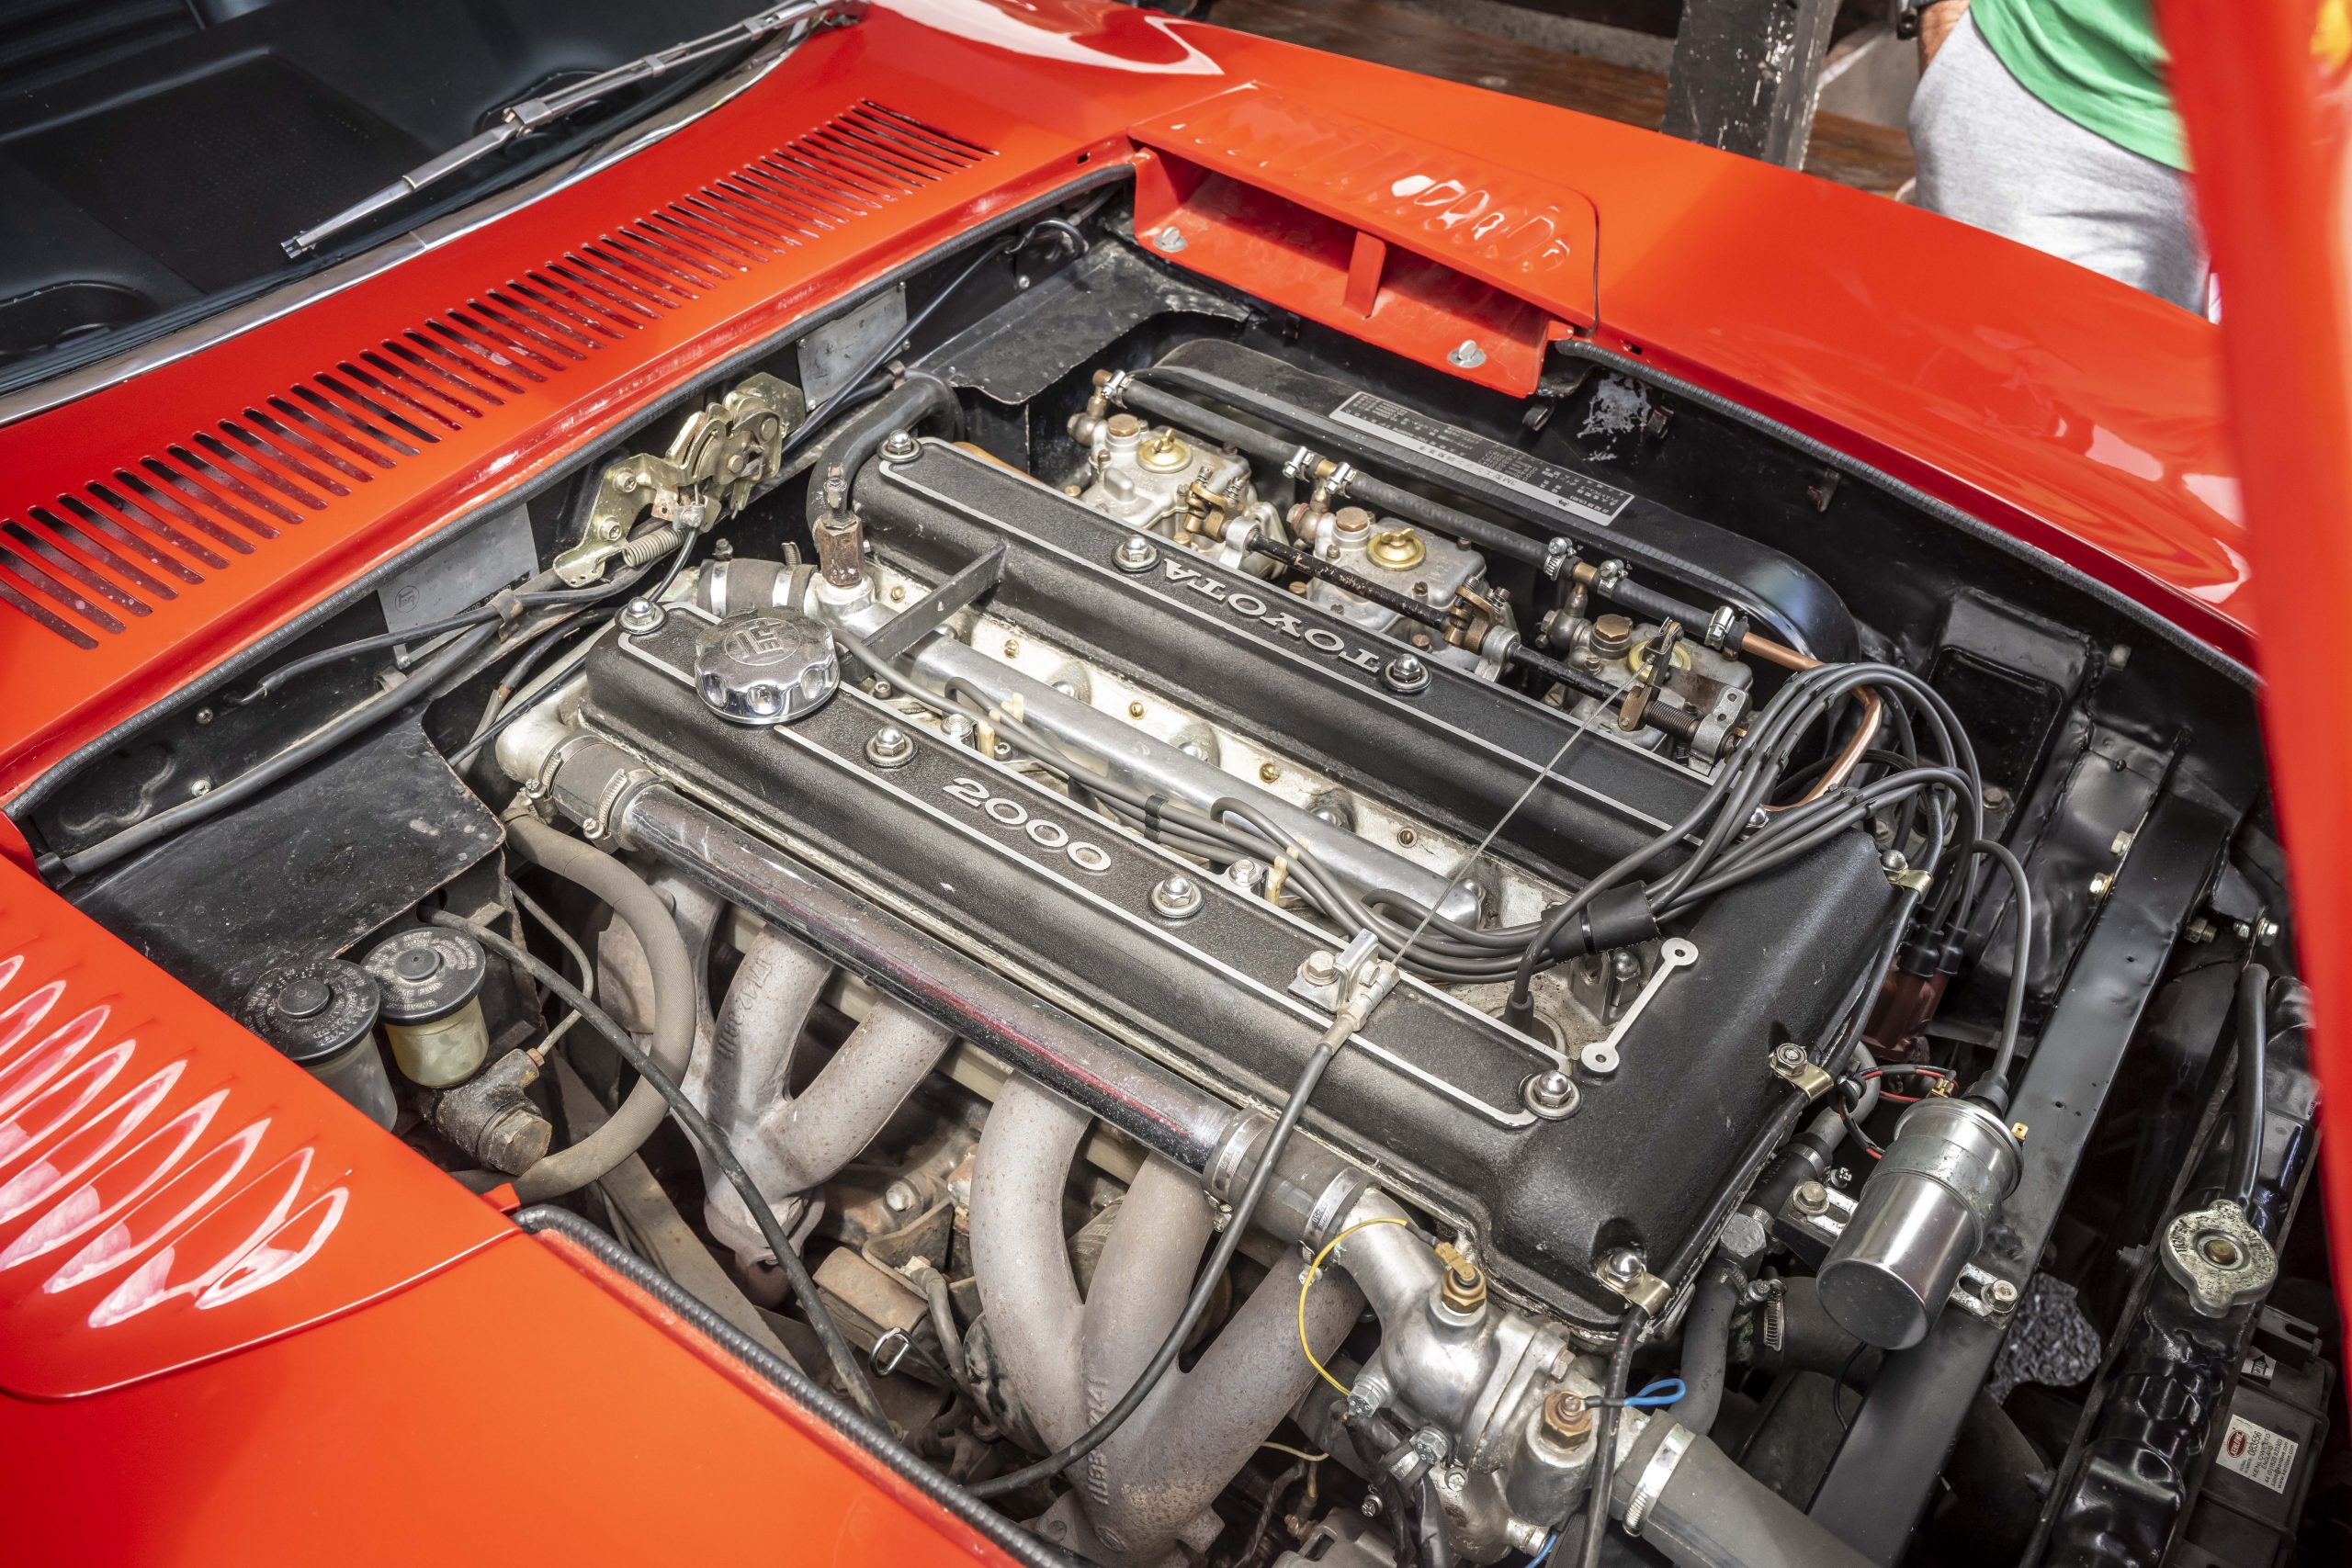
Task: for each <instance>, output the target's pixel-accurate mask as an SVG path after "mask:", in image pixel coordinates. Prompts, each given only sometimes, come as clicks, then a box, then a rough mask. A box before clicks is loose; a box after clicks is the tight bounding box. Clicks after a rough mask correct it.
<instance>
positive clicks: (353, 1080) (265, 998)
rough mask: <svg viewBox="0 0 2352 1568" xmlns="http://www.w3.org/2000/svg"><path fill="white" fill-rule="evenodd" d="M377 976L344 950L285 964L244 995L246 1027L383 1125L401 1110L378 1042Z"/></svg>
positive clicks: (387, 1124)
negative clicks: (287, 966) (335, 954)
mask: <svg viewBox="0 0 2352 1568" xmlns="http://www.w3.org/2000/svg"><path fill="white" fill-rule="evenodd" d="M376 1012H377V991H376V982H375V981H374V980H372V979H370V978H369V977H368V974H367V972H366V971H365V970H363V969H361V968H360V967H359V965H358V964H346V963H345V962H344V961H343V960H341V959H339V958H331V959H328V960H326V961H324V962H322V963H319V964H308V965H306V966H304V967H302V968H299V969H281V970H278V971H277V972H276V973H274V974H271V975H268V976H265V977H264V978H263V980H262V982H261V984H259V985H257V986H255V987H254V988H253V989H252V990H251V991H250V992H248V993H246V996H245V1006H244V1017H245V1027H246V1028H248V1029H250V1030H252V1031H253V1032H254V1033H255V1034H258V1035H260V1036H261V1037H262V1038H263V1039H264V1040H266V1041H268V1042H269V1043H271V1044H272V1045H275V1046H277V1048H278V1050H279V1051H280V1052H282V1053H284V1055H285V1056H286V1059H287V1060H288V1061H289V1062H292V1063H294V1064H295V1065H296V1066H300V1067H301V1068H302V1069H303V1070H304V1071H306V1072H308V1073H309V1074H310V1075H311V1077H314V1078H316V1079H318V1080H319V1081H320V1082H321V1083H322V1084H325V1085H326V1086H327V1087H328V1088H329V1089H333V1090H334V1091H335V1093H337V1094H339V1095H341V1096H343V1098H344V1099H345V1100H349V1101H350V1102H351V1103H352V1104H354V1105H356V1106H357V1107H358V1108H359V1109H360V1110H361V1111H366V1112H367V1113H368V1117H369V1118H370V1119H372V1120H373V1121H374V1122H376V1124H377V1125H378V1126H379V1127H390V1125H391V1124H392V1122H393V1119H394V1118H395V1117H397V1116H398V1115H399V1114H400V1106H399V1105H398V1103H397V1102H395V1101H394V1100H393V1099H392V1079H391V1075H390V1074H389V1073H387V1072H385V1071H384V1057H383V1054H382V1053H381V1052H379V1050H377V1048H376V1034H375V1030H376Z"/></svg>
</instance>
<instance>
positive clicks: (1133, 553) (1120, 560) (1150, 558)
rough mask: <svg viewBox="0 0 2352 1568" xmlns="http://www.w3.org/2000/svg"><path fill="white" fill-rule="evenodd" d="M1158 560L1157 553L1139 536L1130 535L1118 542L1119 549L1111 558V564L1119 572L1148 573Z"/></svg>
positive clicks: (1155, 548) (1149, 542) (1154, 548)
mask: <svg viewBox="0 0 2352 1568" xmlns="http://www.w3.org/2000/svg"><path fill="white" fill-rule="evenodd" d="M1158 561H1159V549H1158V548H1157V547H1155V546H1154V545H1153V544H1152V542H1151V541H1150V540H1149V539H1148V538H1146V537H1144V536H1142V535H1141V534H1130V535H1128V536H1126V537H1125V538H1124V539H1122V540H1120V541H1119V548H1118V550H1117V552H1116V553H1115V554H1114V555H1113V556H1112V557H1111V564H1112V565H1114V566H1115V567H1117V568H1118V569H1119V570H1121V571H1129V572H1134V571H1149V570H1151V569H1152V567H1153V565H1154V564H1155V563H1156V562H1158Z"/></svg>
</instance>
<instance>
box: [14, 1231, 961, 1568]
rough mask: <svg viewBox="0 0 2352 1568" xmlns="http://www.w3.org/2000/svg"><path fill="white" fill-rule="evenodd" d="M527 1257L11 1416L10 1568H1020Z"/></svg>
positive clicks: (722, 1369)
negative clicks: (100, 1567)
mask: <svg viewBox="0 0 2352 1568" xmlns="http://www.w3.org/2000/svg"><path fill="white" fill-rule="evenodd" d="M484 1212H485V1213H487V1212H488V1211H486V1210H485V1211H484ZM508 1234H509V1235H510V1236H511V1237H512V1238H513V1239H510V1240H509V1241H507V1242H505V1243H503V1244H502V1245H500V1246H497V1247H491V1248H489V1249H488V1250H487V1251H483V1252H480V1253H477V1254H475V1255H474V1256H472V1257H470V1258H468V1259H466V1260H465V1261H464V1262H462V1263H460V1264H458V1266H456V1267H455V1268H452V1269H447V1270H445V1271H444V1272H442V1273H440V1274H437V1275H435V1276H434V1277H433V1278H432V1279H430V1280H425V1281H424V1282H423V1283H421V1284H419V1285H417V1286H416V1287H414V1288H413V1289H412V1290H409V1291H406V1292H402V1293H401V1294H400V1295H397V1296H394V1297H391V1298H390V1299H389V1300H386V1301H383V1302H380V1303H377V1304H376V1305H374V1306H371V1307H368V1308H367V1309H366V1310H364V1311H361V1312H356V1313H353V1314H348V1315H346V1316H345V1317H341V1318H338V1319H336V1320H334V1322H331V1323H327V1324H323V1325H320V1326H318V1327H315V1328H312V1329H311V1330H310V1331H309V1332H307V1333H303V1334H298V1335H294V1336H292V1337H288V1338H284V1339H280V1340H277V1341H276V1342H274V1343H272V1344H269V1345H266V1346H262V1347H258V1348H254V1349H251V1350H248V1351H246V1352H244V1353H243V1354H242V1355H240V1356H238V1357H236V1358H235V1359H232V1360H227V1361H214V1362H211V1363H209V1364H207V1365H204V1366H200V1367H197V1368H194V1369H191V1370H190V1371H185V1372H181V1373H179V1374H177V1375H175V1376H174V1377H171V1378H168V1379H164V1380H160V1381H156V1382H144V1383H140V1384H136V1385H133V1386H131V1387H129V1388H125V1389H120V1390H118V1391H116V1392H113V1393H105V1394H99V1395H96V1396H93V1397H91V1398H87V1399H77V1400H70V1401H65V1402H63V1403H54V1404H36V1403H28V1402H25V1401H21V1400H17V1399H15V1398H10V1397H6V1396H0V1475H6V1478H7V1482H6V1495H7V1497H8V1553H9V1557H10V1560H11V1561H14V1562H27V1563H34V1562H39V1563H60V1564H62V1563H74V1564H121V1565H124V1568H130V1565H131V1564H137V1565H139V1568H167V1565H168V1568H210V1565H214V1564H218V1565H220V1568H252V1565H253V1564H256V1563H329V1562H332V1563H385V1564H392V1563H419V1562H565V1563H580V1564H590V1563H596V1564H601V1563H614V1564H619V1563H646V1562H682V1563H684V1562H691V1563H734V1562H809V1563H819V1562H831V1563H853V1562H855V1563H891V1564H898V1563H907V1564H947V1563H963V1564H967V1565H978V1568H988V1565H990V1564H996V1563H1001V1562H1005V1561H1006V1559H1005V1558H1004V1557H1003V1555H1002V1554H1001V1552H1000V1551H997V1550H996V1549H995V1548H993V1547H991V1546H989V1544H988V1543H987V1542H985V1541H984V1540H979V1539H978V1538H977V1537H975V1536H974V1535H973V1534H972V1533H971V1531H970V1530H969V1529H968V1527H966V1526H965V1525H963V1524H962V1523H961V1522H960V1521H958V1520H956V1519H955V1518H953V1517H952V1516H948V1515H945V1514H944V1513H943V1512H942V1511H941V1510H939V1509H938V1508H936V1507H935V1506H933V1505H931V1504H930V1503H929V1502H928V1501H927V1500H924V1499H922V1497H921V1496H920V1495H919V1494H916V1493H914V1492H913V1491H912V1490H911V1489H910V1488H909V1487H908V1486H907V1485H906V1484H905V1483H903V1482H901V1481H900V1480H899V1479H898V1478H897V1477H896V1476H894V1475H892V1474H891V1473H890V1472H888V1471H887V1470H886V1469H884V1468H882V1467H881V1466H880V1465H878V1464H877V1463H876V1462H875V1461H873V1460H872V1459H871V1458H870V1457H868V1456H866V1455H865V1454H864V1453H863V1452H862V1451H861V1450H857V1449H856V1448H854V1446H852V1445H850V1444H848V1443H847V1442H846V1441H845V1440H844V1439H842V1438H841V1436H840V1435H839V1434H838V1433H836V1432H834V1431H832V1430H831V1428H829V1427H825V1426H824V1424H823V1423H822V1422H821V1421H820V1420H818V1419H817V1418H816V1417H814V1416H811V1415H810V1414H809V1412H807V1411H806V1410H804V1409H802V1408H800V1407H799V1406H797V1405H796V1404H792V1403H791V1402H790V1401H788V1400H786V1399H785V1398H784V1397H783V1396H782V1395H781V1394H779V1393H776V1392H775V1390H774V1389H773V1388H772V1387H770V1386H769V1385H767V1384H765V1383H764V1382H759V1381H758V1380H756V1379H753V1378H752V1377H751V1376H750V1375H749V1374H747V1373H745V1372H744V1371H742V1370H741V1368H740V1367H736V1366H733V1365H732V1364H730V1363H729V1362H728V1361H727V1360H725V1359H723V1358H719V1357H716V1356H715V1355H714V1354H713V1353H712V1352H711V1350H710V1348H708V1346H707V1342H706V1341H703V1340H701V1339H700V1337H698V1336H696V1335H695V1333H694V1332H693V1331H692V1330H691V1329H689V1328H685V1327H684V1326H683V1325H678V1324H677V1323H676V1322H675V1321H674V1320H673V1319H672V1318H671V1317H670V1316H669V1314H667V1313H666V1312H664V1311H663V1310H662V1308H661V1307H660V1306H659V1305H658V1304H656V1303H653V1302H651V1301H650V1300H648V1299H647V1298H646V1297H644V1296H643V1295H642V1294H640V1293H639V1292H636V1291H634V1290H633V1289H630V1288H629V1287H628V1286H627V1285H625V1284H623V1283H621V1282H620V1281H618V1280H614V1279H613V1278H612V1277H611V1276H610V1275H608V1274H606V1273H605V1272H604V1271H602V1270H601V1269H595V1268H594V1266H593V1265H592V1264H590V1263H588V1262H587V1261H586V1260H584V1259H582V1258H580V1257H579V1256H578V1255H577V1254H574V1253H571V1252H570V1251H569V1250H568V1249H560V1248H559V1247H555V1246H552V1245H541V1244H539V1243H537V1242H536V1241H532V1240H529V1239H526V1238H524V1237H522V1236H521V1235H520V1234H519V1233H515V1232H512V1231H510V1232H509V1233H508Z"/></svg>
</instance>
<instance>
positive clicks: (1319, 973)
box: [1298, 947, 1340, 986]
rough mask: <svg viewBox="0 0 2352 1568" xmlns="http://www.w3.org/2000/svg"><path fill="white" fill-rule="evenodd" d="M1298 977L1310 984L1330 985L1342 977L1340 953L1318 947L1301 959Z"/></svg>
mask: <svg viewBox="0 0 2352 1568" xmlns="http://www.w3.org/2000/svg"><path fill="white" fill-rule="evenodd" d="M1298 977H1299V978H1300V979H1302V980H1304V981H1306V983H1307V984H1308V985H1310V986H1329V985H1330V984H1332V983H1333V982H1334V981H1336V980H1338V979H1339V977H1340V958H1339V954H1337V953H1332V952H1330V951H1329V950H1328V949H1325V948H1320V947H1318V948H1317V949H1316V950H1315V951H1314V952H1312V953H1308V954H1307V955H1306V958H1304V959H1303V960H1301V961H1300V963H1299V965H1298Z"/></svg>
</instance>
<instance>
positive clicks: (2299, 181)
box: [2160, 0, 2352, 1290]
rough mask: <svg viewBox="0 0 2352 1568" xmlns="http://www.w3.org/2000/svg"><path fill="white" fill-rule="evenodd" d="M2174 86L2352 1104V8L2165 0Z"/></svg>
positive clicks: (2348, 1228)
mask: <svg viewBox="0 0 2352 1568" xmlns="http://www.w3.org/2000/svg"><path fill="white" fill-rule="evenodd" d="M2160 15H2161V20H2162V23H2163V27H2164V30H2165V40H2166V42H2167V44H2168V45H2169V47H2170V51H2171V54H2172V58H2173V62H2174V63H2173V83H2174V91H2175V93H2176V95H2177V97H2178V99H2179V102H2180V109H2181V115H2182V118H2184V119H2185V120H2186V121H2187V123H2188V144H2189V152H2190V154H2191V156H2192V158H2193V160H2194V162H2195V164H2196V170H2197V175H2196V185H2197V203H2198V209H2199V217H2200V219H2201V220H2202V221H2203V224H2204V227H2205V231H2206V235H2207V239H2208V241H2209V243H2210V244H2211V248H2212V254H2213V265H2214V271H2215V275H2216V276H2218V277H2219V279H2220V280H2221V295H2222V357H2223V364H2224V367H2225V378H2226V385H2227V388H2228V399H2229V417H2230V434H2231V438H2232V444H2233V448H2234V451H2235V456H2236V467H2237V472H2238V476H2239V480H2240V483H2241V485H2242V486H2243V488H2244V491H2245V507H2246V513H2247V517H2248V521H2249V523H2250V524H2251V529H2250V534H2251V536H2250V538H2249V540H2248V553H2249V555H2250V556H2251V558H2252V561H2253V565H2254V572H2255V581H2256V583H2258V584H2259V592H2258V594H2257V596H2256V603H2255V606H2254V608H2255V613H2256V623H2257V625H2258V626H2259V627H2260V630H2261V649H2260V656H2259V659H2258V666H2259V669H2260V671H2261V674H2262V682H2263V689H2262V702H2263V724H2264V727H2265V728H2266V730H2267V734H2268V737H2269V743H2270V762H2271V776H2272V786H2273V790H2274V793H2275V795H2276V797H2277V800H2278V818H2279V826H2280V828H2281V829H2282V832H2283V835H2284V837H2285V840H2286V847H2287V855H2288V861H2289V863H2290V869H2291V871H2292V874H2293V878H2294V888H2295V913H2296V922H2297V931H2296V939H2297V948H2298V952H2299V954H2300V956H2301V962H2302V970H2303V974H2304V976H2306V978H2308V979H2309V981H2310V982H2311V985H2312V991H2313V992H2314V994H2315V995H2314V999H2315V1002H2316V1004H2317V1009H2318V1011H2317V1029H2316V1035H2317V1037H2316V1040H2315V1043H2314V1046H2313V1054H2314V1056H2315V1058H2316V1060H2317V1063H2318V1066H2319V1069H2320V1078H2321V1084H2322V1087H2323V1089H2324V1090H2325V1091H2326V1092H2327V1093H2328V1094H2329V1095H2330V1096H2332V1097H2334V1099H2335V1103H2337V1104H2342V1103H2345V1101H2346V1097H2347V1096H2352V993H2347V990H2346V987H2347V985H2352V819H2348V818H2347V817H2346V812H2345V808H2344V799H2343V795H2344V788H2345V780H2346V778H2347V777H2352V673H2347V671H2346V665H2345V660H2344V652H2343V637H2342V632H2343V625H2344V615H2345V607H2346V605H2347V604H2352V250H2347V246H2346V235H2347V230H2346V223H2347V221H2352V207H2347V204H2346V186H2345V181H2346V175H2347V164H2346V146H2347V137H2352V8H2347V6H2346V5H2345V4H2344V0H2165V4H2164V5H2163V6H2162V7H2161V13H2160ZM2320 1158H2321V1162H2322V1169H2323V1172H2324V1177H2325V1179H2326V1190H2327V1197H2328V1203H2327V1212H2328V1216H2329V1223H2330V1224H2331V1225H2332V1226H2333V1229H2334V1237H2333V1239H2334V1244H2335V1245H2334V1253H2335V1270H2336V1280H2337V1283H2338V1286H2339V1288H2340V1289H2347V1290H2352V1139H2346V1138H2344V1137H2340V1136H2338V1137H2331V1138H2326V1139H2324V1140H2323V1141H2322V1143H2321V1145H2320Z"/></svg>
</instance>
